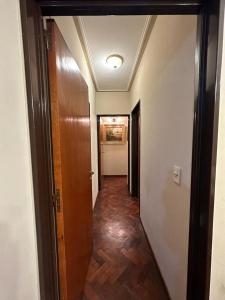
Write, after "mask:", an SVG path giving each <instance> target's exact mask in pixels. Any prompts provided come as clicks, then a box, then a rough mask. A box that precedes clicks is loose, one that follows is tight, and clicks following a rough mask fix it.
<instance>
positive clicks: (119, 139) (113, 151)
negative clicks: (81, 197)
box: [97, 115, 130, 190]
mask: <svg viewBox="0 0 225 300" xmlns="http://www.w3.org/2000/svg"><path fill="white" fill-rule="evenodd" d="M97 124H98V177H99V190H101V187H102V185H103V181H104V178H105V177H109V176H110V177H116V176H124V177H126V178H127V185H128V189H129V188H130V176H129V174H130V116H129V115H98V116H97Z"/></svg>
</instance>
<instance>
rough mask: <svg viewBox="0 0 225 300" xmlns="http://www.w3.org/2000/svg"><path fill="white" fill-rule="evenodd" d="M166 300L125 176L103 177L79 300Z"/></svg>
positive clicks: (136, 206)
mask: <svg viewBox="0 0 225 300" xmlns="http://www.w3.org/2000/svg"><path fill="white" fill-rule="evenodd" d="M137 299H138V300H142V299H143V300H145V299H146V300H168V299H169V298H168V296H167V292H166V290H165V287H164V285H163V282H162V279H161V277H160V274H159V270H158V268H157V266H156V264H155V261H154V258H153V255H152V252H151V249H150V248H149V245H148V243H147V240H146V237H145V234H144V231H143V228H142V225H141V222H140V218H139V206H138V202H137V201H135V199H134V198H132V197H131V196H129V193H128V188H127V178H126V177H106V178H105V180H104V185H103V188H102V191H101V192H100V195H99V197H98V199H97V203H96V206H95V210H94V249H93V255H92V258H91V261H90V265H89V270H88V275H87V279H86V285H85V289H84V297H83V300H137Z"/></svg>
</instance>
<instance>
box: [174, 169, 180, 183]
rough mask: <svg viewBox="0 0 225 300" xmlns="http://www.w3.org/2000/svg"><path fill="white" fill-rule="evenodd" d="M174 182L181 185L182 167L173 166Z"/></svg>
mask: <svg viewBox="0 0 225 300" xmlns="http://www.w3.org/2000/svg"><path fill="white" fill-rule="evenodd" d="M173 182H175V183H176V184H178V185H180V184H181V167H178V166H173Z"/></svg>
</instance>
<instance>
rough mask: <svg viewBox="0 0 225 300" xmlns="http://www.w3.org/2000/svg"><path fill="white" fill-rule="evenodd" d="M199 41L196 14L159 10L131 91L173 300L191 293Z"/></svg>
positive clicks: (145, 215) (146, 199) (145, 197)
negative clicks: (177, 178)
mask: <svg viewBox="0 0 225 300" xmlns="http://www.w3.org/2000/svg"><path fill="white" fill-rule="evenodd" d="M195 42H196V17H195V16H158V17H157V20H156V23H155V26H154V28H153V31H152V33H151V36H150V39H149V42H148V44H147V47H146V50H145V53H144V56H143V59H142V61H141V64H140V67H139V69H138V73H137V75H136V78H135V81H134V83H133V86H132V89H131V93H130V95H131V103H132V108H133V107H134V106H135V104H136V103H137V101H138V100H139V99H140V101H141V201H140V202H141V219H142V222H143V224H144V227H145V230H146V232H147V235H148V238H149V240H150V243H151V245H152V248H153V251H154V253H155V256H156V259H157V262H158V264H159V267H160V270H161V273H162V276H163V278H164V280H165V282H166V285H167V287H168V290H169V293H170V296H171V299H173V300H184V299H186V284H187V260H188V234H189V209H190V181H191V155H192V130H193V108H194V53H195V52H194V51H195ZM174 165H178V166H180V167H181V168H182V183H181V185H180V186H178V185H176V184H175V183H173V182H172V168H173V166H174Z"/></svg>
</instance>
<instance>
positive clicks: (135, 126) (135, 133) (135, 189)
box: [131, 101, 141, 205]
mask: <svg viewBox="0 0 225 300" xmlns="http://www.w3.org/2000/svg"><path fill="white" fill-rule="evenodd" d="M140 113H141V103H140V101H138V103H137V104H136V105H135V107H134V109H133V110H132V112H131V178H132V180H131V195H132V196H133V197H137V198H138V199H139V200H140V186H141V182H140V162H141V157H140V137H141V132H140V117H141V116H140ZM139 205H140V201H139Z"/></svg>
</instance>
